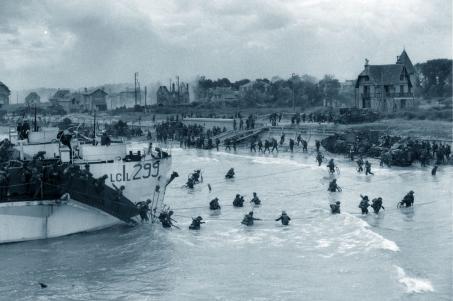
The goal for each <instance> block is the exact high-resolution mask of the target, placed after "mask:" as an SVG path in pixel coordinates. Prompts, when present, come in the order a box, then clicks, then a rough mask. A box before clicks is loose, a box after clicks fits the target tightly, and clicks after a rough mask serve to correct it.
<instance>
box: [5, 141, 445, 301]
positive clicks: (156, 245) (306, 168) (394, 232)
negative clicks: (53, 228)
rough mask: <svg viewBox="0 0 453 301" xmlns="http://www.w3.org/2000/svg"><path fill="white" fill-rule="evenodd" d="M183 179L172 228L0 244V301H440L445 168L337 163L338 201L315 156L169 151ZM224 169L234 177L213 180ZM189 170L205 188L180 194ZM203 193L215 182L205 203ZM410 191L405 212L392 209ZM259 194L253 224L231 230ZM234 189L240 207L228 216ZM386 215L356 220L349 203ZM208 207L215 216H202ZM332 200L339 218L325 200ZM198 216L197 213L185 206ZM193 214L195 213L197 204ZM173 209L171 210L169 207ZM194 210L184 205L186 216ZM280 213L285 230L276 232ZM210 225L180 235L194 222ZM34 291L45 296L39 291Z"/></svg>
mask: <svg viewBox="0 0 453 301" xmlns="http://www.w3.org/2000/svg"><path fill="white" fill-rule="evenodd" d="M172 153H173V156H174V161H173V164H174V170H176V171H178V172H179V174H180V178H178V179H177V180H175V182H174V183H172V184H171V187H169V189H168V191H167V196H166V201H167V203H168V204H169V205H170V206H171V207H173V208H176V210H175V214H176V215H177V216H176V217H175V218H176V219H177V220H178V224H177V225H179V226H180V227H181V230H178V229H172V230H165V229H162V228H161V227H160V226H155V225H154V226H153V225H143V226H140V227H136V228H128V227H123V226H120V227H115V228H112V229H108V230H103V231H99V232H96V233H89V234H78V235H73V236H69V237H64V238H59V239H51V240H47V241H46V240H43V241H34V242H26V243H17V244H9V245H1V246H0V257H1V259H2V260H1V263H0V299H1V300H450V299H451V296H452V265H451V263H452V252H451V250H452V244H453V238H452V222H451V221H452V210H451V209H452V206H451V200H452V190H451V175H452V173H453V168H452V167H442V168H440V170H439V171H438V174H437V176H436V177H432V176H431V174H430V172H429V169H420V168H418V167H414V168H404V169H403V168H392V169H388V168H380V167H378V164H377V162H373V169H374V171H375V174H376V175H375V176H367V177H366V176H364V175H363V174H357V173H356V171H355V166H354V165H353V164H351V163H350V162H348V161H347V160H346V159H344V158H337V161H338V164H339V166H340V168H341V174H340V175H339V176H338V183H339V185H340V186H341V187H342V188H343V192H341V193H336V194H330V195H329V193H328V192H327V191H326V189H327V184H328V182H329V180H330V177H329V175H328V173H327V169H326V167H325V166H322V167H317V166H316V164H315V159H314V156H313V154H310V155H307V154H301V153H297V154H294V155H293V156H291V155H290V154H288V153H280V154H279V155H278V156H274V155H266V156H263V155H249V154H247V153H245V152H238V154H237V155H233V154H228V153H224V152H215V151H214V152H209V151H200V150H181V149H174V150H173V152H172ZM230 167H234V168H235V170H236V175H237V178H236V179H234V180H232V181H226V180H224V178H223V176H224V174H225V173H226V171H227V170H228V169H229V168H230ZM196 168H201V169H202V171H203V177H204V183H202V184H200V185H198V186H196V188H195V189H194V190H193V191H190V192H189V191H187V189H185V188H181V186H182V185H184V183H185V180H186V177H187V175H188V174H189V173H190V172H192V171H193V170H194V169H196ZM207 183H210V184H211V186H212V192H211V193H209V190H208V188H207ZM409 190H414V191H415V202H416V204H417V206H416V207H415V208H414V209H401V210H400V209H396V203H397V201H399V200H401V199H402V197H403V196H404V195H405V194H406V193H407V192H408V191H409ZM254 191H255V192H257V193H258V195H259V197H260V198H261V200H262V206H261V207H259V208H255V209H254V212H255V216H256V217H258V218H262V219H263V221H257V222H256V225H255V226H254V227H249V228H247V227H244V226H242V225H241V224H240V221H241V219H242V217H243V215H244V214H245V213H246V212H248V211H249V210H250V209H251V207H250V205H249V203H248V201H249V200H250V198H251V196H252V193H253V192H254ZM236 193H241V194H245V195H246V200H247V206H246V207H245V208H241V209H238V208H233V207H231V206H230V205H231V203H232V201H233V199H234V196H235V194H236ZM361 193H362V194H367V195H368V196H369V197H370V199H372V198H374V197H377V196H381V197H382V198H383V200H384V206H385V208H386V210H385V211H384V212H383V213H381V214H380V215H379V216H375V215H374V214H370V215H369V216H366V217H362V216H361V215H360V214H359V210H360V209H359V208H357V205H358V202H359V200H360V196H359V194H361ZM214 197H218V198H219V199H220V204H221V205H222V206H223V207H222V210H221V212H220V213H211V212H210V211H209V210H208V202H209V200H211V199H212V198H214ZM336 200H340V201H341V202H342V214H341V215H335V216H333V215H331V214H330V212H329V206H328V204H329V202H331V201H336ZM194 207H199V208H194ZM200 207H201V208H200ZM178 208H179V209H178ZM183 208H192V209H183ZM281 210H286V211H287V212H288V214H289V215H290V216H291V217H292V218H293V220H292V221H291V224H290V226H289V227H283V226H281V225H280V224H279V223H277V222H274V221H273V219H275V218H277V217H278V215H279V214H280V212H281ZM198 215H201V216H203V218H204V220H205V221H206V222H207V223H206V224H204V225H202V229H201V231H189V230H187V227H188V225H189V224H190V218H189V217H191V216H194V217H196V216H198ZM38 282H44V283H46V284H47V285H48V288H46V289H41V288H40V287H39V285H38Z"/></svg>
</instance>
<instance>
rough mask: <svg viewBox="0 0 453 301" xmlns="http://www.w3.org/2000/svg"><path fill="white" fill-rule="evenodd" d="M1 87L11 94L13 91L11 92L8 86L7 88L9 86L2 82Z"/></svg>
mask: <svg viewBox="0 0 453 301" xmlns="http://www.w3.org/2000/svg"><path fill="white" fill-rule="evenodd" d="M0 87H3V88H5V89H6V91H8V92H11V90H10V89H9V88H8V86H7V85H5V84H4V83H2V82H0Z"/></svg>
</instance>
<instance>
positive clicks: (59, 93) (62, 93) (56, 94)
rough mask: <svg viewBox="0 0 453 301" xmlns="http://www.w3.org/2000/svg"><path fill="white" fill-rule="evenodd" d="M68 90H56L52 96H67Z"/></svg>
mask: <svg viewBox="0 0 453 301" xmlns="http://www.w3.org/2000/svg"><path fill="white" fill-rule="evenodd" d="M69 93H70V92H69V90H58V91H57V92H55V94H54V95H53V98H64V97H65V96H67V95H68V94H69Z"/></svg>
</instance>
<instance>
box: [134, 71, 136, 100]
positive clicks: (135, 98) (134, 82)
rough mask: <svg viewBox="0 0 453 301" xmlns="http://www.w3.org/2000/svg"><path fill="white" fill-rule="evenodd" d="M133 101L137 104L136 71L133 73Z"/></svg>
mask: <svg viewBox="0 0 453 301" xmlns="http://www.w3.org/2000/svg"><path fill="white" fill-rule="evenodd" d="M134 102H135V105H137V72H135V73H134Z"/></svg>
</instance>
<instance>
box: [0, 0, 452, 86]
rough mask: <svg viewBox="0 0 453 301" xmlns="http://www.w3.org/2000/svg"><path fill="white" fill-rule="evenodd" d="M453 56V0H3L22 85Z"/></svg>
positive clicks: (2, 68) (343, 69)
mask: <svg viewBox="0 0 453 301" xmlns="http://www.w3.org/2000/svg"><path fill="white" fill-rule="evenodd" d="M403 48H405V49H406V51H407V53H408V54H409V56H410V57H411V59H412V62H413V63H414V64H415V63H416V62H424V61H426V60H429V59H433V58H451V57H452V1H451V0H430V1H427V0H398V1H396V0H341V1H326V0H209V1H206V0H150V1H146V0H96V1H91V0H79V1H75V0H64V1H62V0H0V81H2V82H4V83H5V84H7V85H8V86H9V87H10V88H11V89H12V90H14V89H29V88H34V87H52V88H58V87H67V88H80V87H85V86H88V87H92V86H97V85H102V84H105V83H124V82H131V83H133V74H134V72H139V78H140V81H141V82H142V83H148V82H158V81H159V82H163V83H168V80H169V78H174V77H175V76H176V75H179V76H180V77H181V79H182V80H186V81H189V80H193V79H194V78H196V76H200V75H205V76H206V77H209V78H222V77H227V78H230V79H232V80H239V79H242V78H251V79H254V78H264V77H266V78H272V77H273V76H280V77H282V78H287V77H289V76H290V75H291V74H292V73H296V74H310V75H313V76H316V77H318V78H320V77H322V76H323V75H324V74H334V75H335V76H336V77H337V78H339V79H341V80H344V79H353V78H355V77H356V76H357V74H358V73H359V72H360V71H361V70H362V68H363V64H364V59H365V58H368V59H369V60H370V64H391V63H394V62H395V60H396V56H397V55H399V54H400V53H401V51H402V50H403Z"/></svg>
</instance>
